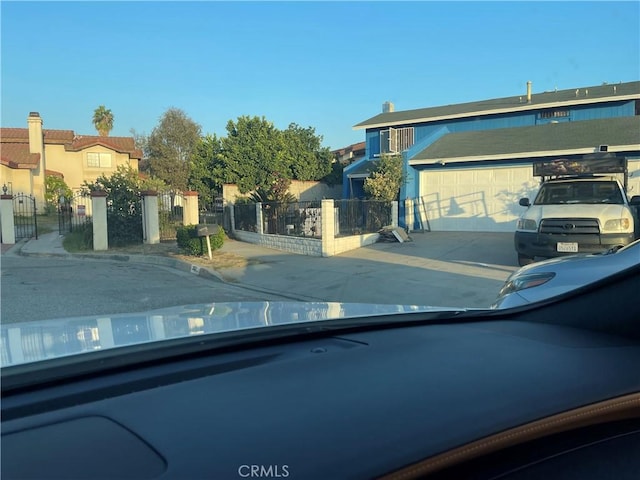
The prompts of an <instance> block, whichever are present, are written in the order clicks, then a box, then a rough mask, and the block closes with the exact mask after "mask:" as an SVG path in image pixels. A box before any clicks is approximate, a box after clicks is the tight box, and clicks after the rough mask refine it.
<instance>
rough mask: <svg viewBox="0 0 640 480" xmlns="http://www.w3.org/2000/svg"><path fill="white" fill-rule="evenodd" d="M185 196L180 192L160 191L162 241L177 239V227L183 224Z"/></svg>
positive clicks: (159, 208)
mask: <svg viewBox="0 0 640 480" xmlns="http://www.w3.org/2000/svg"><path fill="white" fill-rule="evenodd" d="M183 210H184V196H183V195H182V194H181V193H178V192H159V193H158V217H159V218H158V221H159V228H160V241H171V240H175V239H176V231H177V228H178V227H180V226H182V224H183V221H182V219H183Z"/></svg>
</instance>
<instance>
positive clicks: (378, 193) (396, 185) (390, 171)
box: [364, 154, 405, 202]
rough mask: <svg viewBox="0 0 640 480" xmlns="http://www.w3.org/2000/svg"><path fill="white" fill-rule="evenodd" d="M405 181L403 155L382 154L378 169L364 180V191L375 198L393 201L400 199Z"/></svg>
mask: <svg viewBox="0 0 640 480" xmlns="http://www.w3.org/2000/svg"><path fill="white" fill-rule="evenodd" d="M404 181H405V176H404V174H403V173H402V156H401V155H384V154H383V155H382V156H381V157H380V160H378V165H377V167H376V170H375V171H374V172H373V173H372V174H371V176H370V177H369V178H367V179H366V180H365V181H364V191H365V193H367V195H369V197H370V198H372V199H374V200H383V201H387V202H391V201H393V200H397V199H398V194H399V193H400V187H402V184H403V183H404Z"/></svg>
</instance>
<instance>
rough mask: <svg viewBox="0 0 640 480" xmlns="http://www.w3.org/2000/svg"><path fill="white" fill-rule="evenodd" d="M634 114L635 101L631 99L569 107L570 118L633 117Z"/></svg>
mask: <svg viewBox="0 0 640 480" xmlns="http://www.w3.org/2000/svg"><path fill="white" fill-rule="evenodd" d="M634 115H635V102H634V101H633V100H631V101H628V102H620V103H609V104H606V105H599V106H598V105H585V106H584V107H578V106H576V107H573V108H572V109H571V120H572V121H581V120H597V119H600V118H612V117H633V116H634Z"/></svg>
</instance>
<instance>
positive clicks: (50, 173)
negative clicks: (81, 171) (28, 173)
mask: <svg viewBox="0 0 640 480" xmlns="http://www.w3.org/2000/svg"><path fill="white" fill-rule="evenodd" d="M44 174H45V175H47V176H48V177H60V178H64V175H63V174H62V173H60V172H56V171H55V170H49V169H46V170H45V171H44Z"/></svg>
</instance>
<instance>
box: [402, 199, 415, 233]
mask: <svg viewBox="0 0 640 480" xmlns="http://www.w3.org/2000/svg"><path fill="white" fill-rule="evenodd" d="M404 223H405V225H406V226H407V230H408V231H409V232H411V231H412V230H413V224H414V222H413V200H412V199H410V198H407V199H406V200H405V201H404Z"/></svg>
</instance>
